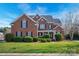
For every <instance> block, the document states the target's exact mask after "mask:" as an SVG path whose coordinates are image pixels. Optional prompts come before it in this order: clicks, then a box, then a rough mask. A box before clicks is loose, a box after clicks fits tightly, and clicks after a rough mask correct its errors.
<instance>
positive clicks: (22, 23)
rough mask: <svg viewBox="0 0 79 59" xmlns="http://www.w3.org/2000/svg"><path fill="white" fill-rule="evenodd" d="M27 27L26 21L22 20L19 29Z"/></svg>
mask: <svg viewBox="0 0 79 59" xmlns="http://www.w3.org/2000/svg"><path fill="white" fill-rule="evenodd" d="M27 27H28V21H26V20H22V21H21V28H27Z"/></svg>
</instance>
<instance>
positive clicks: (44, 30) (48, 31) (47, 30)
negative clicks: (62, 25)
mask: <svg viewBox="0 0 79 59" xmlns="http://www.w3.org/2000/svg"><path fill="white" fill-rule="evenodd" d="M53 31H54V30H38V32H53Z"/></svg>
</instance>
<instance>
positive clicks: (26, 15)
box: [25, 14, 36, 23]
mask: <svg viewBox="0 0 79 59" xmlns="http://www.w3.org/2000/svg"><path fill="white" fill-rule="evenodd" d="M25 16H27V15H26V14H25ZM27 17H28V18H30V19H31V20H32V21H33V22H35V23H36V21H35V20H33V19H32V18H31V17H29V16H27Z"/></svg>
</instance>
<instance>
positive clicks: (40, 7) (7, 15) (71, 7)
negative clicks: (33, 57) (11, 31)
mask: <svg viewBox="0 0 79 59" xmlns="http://www.w3.org/2000/svg"><path fill="white" fill-rule="evenodd" d="M67 12H74V13H79V4H78V3H0V27H7V26H8V27H10V23H11V22H13V21H15V20H16V19H17V18H18V17H19V16H21V15H22V14H27V15H36V14H39V15H52V16H53V17H54V18H59V19H60V20H61V21H62V22H63V20H62V19H63V18H64V17H63V16H64V14H65V13H67Z"/></svg>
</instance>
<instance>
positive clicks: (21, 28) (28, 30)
mask: <svg viewBox="0 0 79 59" xmlns="http://www.w3.org/2000/svg"><path fill="white" fill-rule="evenodd" d="M61 25H62V24H61V22H60V20H59V19H54V18H53V17H52V16H51V15H35V16H34V15H25V14H24V15H22V16H20V17H19V18H18V19H16V21H14V22H13V23H11V33H12V34H14V35H16V36H37V37H38V36H43V35H46V34H48V33H49V34H50V35H51V38H54V35H55V33H56V32H60V33H62V34H63V29H62V27H61Z"/></svg>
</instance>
